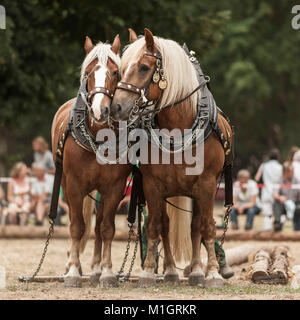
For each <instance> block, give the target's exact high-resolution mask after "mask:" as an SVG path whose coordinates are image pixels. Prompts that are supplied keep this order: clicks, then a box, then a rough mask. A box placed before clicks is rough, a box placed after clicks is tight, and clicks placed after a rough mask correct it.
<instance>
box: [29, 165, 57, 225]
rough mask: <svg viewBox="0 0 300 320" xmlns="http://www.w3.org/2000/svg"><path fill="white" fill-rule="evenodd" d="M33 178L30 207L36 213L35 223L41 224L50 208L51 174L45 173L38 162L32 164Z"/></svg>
mask: <svg viewBox="0 0 300 320" xmlns="http://www.w3.org/2000/svg"><path fill="white" fill-rule="evenodd" d="M32 173H33V175H34V178H33V180H32V183H31V195H32V209H33V211H34V212H35V215H36V225H37V226H41V225H43V222H44V218H45V216H46V214H47V212H48V211H49V209H50V201H51V193H52V187H53V182H54V180H53V175H51V174H47V173H46V170H45V167H44V166H43V164H42V163H40V162H34V163H33V164H32Z"/></svg>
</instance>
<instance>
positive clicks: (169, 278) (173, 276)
mask: <svg viewBox="0 0 300 320" xmlns="http://www.w3.org/2000/svg"><path fill="white" fill-rule="evenodd" d="M164 282H168V283H179V276H178V274H177V273H169V274H165V275H164Z"/></svg>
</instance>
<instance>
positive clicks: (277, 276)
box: [270, 246, 290, 284]
mask: <svg viewBox="0 0 300 320" xmlns="http://www.w3.org/2000/svg"><path fill="white" fill-rule="evenodd" d="M289 256H290V255H289V249H288V247H286V246H278V247H275V248H274V250H273V251H272V254H271V257H272V265H271V266H270V277H271V278H272V280H273V282H276V283H281V284H287V283H288V268H289Z"/></svg>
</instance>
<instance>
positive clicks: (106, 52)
mask: <svg viewBox="0 0 300 320" xmlns="http://www.w3.org/2000/svg"><path fill="white" fill-rule="evenodd" d="M96 58H98V61H99V63H100V65H102V66H105V67H106V64H107V60H108V58H110V59H111V60H112V61H113V62H114V63H116V64H117V66H118V68H120V65H121V59H120V57H119V56H118V55H116V54H115V53H114V52H113V51H111V45H110V44H108V43H102V42H99V43H97V45H95V46H94V48H93V49H92V50H91V51H90V52H89V54H88V55H87V56H86V57H85V59H84V61H83V63H82V65H81V74H80V82H81V83H82V81H83V79H84V76H85V70H86V68H87V66H88V65H89V64H90V63H91V62H93V61H94V60H95V59H96Z"/></svg>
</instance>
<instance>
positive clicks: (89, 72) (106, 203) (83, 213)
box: [52, 35, 132, 287]
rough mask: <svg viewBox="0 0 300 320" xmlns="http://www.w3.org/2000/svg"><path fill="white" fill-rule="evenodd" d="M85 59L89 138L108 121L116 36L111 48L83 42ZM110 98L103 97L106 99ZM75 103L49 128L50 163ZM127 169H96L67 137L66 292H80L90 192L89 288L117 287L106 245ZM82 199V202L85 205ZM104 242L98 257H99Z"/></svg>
mask: <svg viewBox="0 0 300 320" xmlns="http://www.w3.org/2000/svg"><path fill="white" fill-rule="evenodd" d="M84 48H85V52H86V57H85V60H84V61H83V64H82V67H81V85H82V83H83V81H87V88H86V91H87V92H88V93H89V94H88V97H89V99H88V101H86V104H87V105H86V108H87V110H88V111H87V115H88V119H87V120H88V121H87V122H86V123H87V127H88V128H87V129H88V130H89V132H90V133H91V135H92V136H93V137H96V134H97V132H98V130H101V129H103V128H108V126H107V123H106V122H107V119H108V115H109V107H110V104H111V100H112V96H113V92H114V90H115V87H116V85H117V82H118V77H119V66H120V57H119V51H120V39H119V35H117V36H116V37H115V39H114V42H113V44H112V45H109V44H104V43H101V42H100V43H98V44H97V45H95V46H94V45H93V44H92V42H91V40H90V38H89V37H86V41H85V46H84ZM107 92H108V93H109V94H105V93H107ZM75 100H76V99H75V98H74V99H72V100H69V101H68V102H66V103H65V104H64V105H62V106H61V107H60V108H59V110H58V111H57V113H56V115H55V117H54V119H53V124H52V149H53V150H52V151H53V156H54V160H55V158H56V152H57V151H56V148H57V146H58V142H59V141H60V139H61V136H62V134H63V132H64V130H65V128H66V125H67V123H68V122H69V120H70V119H69V118H70V109H71V106H72V105H73V104H74V102H75ZM131 168H132V166H131V165H119V164H115V165H114V164H101V165H100V164H99V163H98V162H97V161H96V155H95V153H94V152H92V151H91V150H88V149H87V148H84V146H83V145H81V144H80V143H79V142H78V140H76V141H75V139H73V137H72V135H71V134H69V135H68V136H67V138H66V141H65V146H64V151H63V175H62V189H63V195H64V198H65V200H66V201H67V203H68V205H69V209H70V211H69V216H70V222H71V223H70V234H71V239H72V244H71V250H70V253H69V258H68V261H67V264H66V269H67V273H66V275H65V286H71V287H76V286H81V275H82V272H81V267H80V260H79V253H81V252H83V250H84V248H85V245H86V242H87V240H88V236H89V231H90V227H91V217H92V211H93V206H92V202H94V200H92V199H90V198H89V197H87V194H89V193H90V192H92V191H93V190H98V191H99V192H100V194H101V201H100V206H99V209H98V211H97V214H96V226H95V236H96V238H95V247H94V256H93V260H92V266H91V267H92V275H91V282H92V284H96V283H98V282H99V277H100V275H101V277H100V283H101V284H102V285H103V286H117V279H116V276H115V275H114V274H113V272H112V262H111V243H112V240H113V236H114V232H115V225H114V219H115V212H116V210H117V207H118V204H119V202H120V200H121V198H122V194H123V191H124V189H125V185H126V178H127V176H128V175H129V173H130V171H131ZM84 198H85V199H84ZM102 241H103V257H101V256H102Z"/></svg>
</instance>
